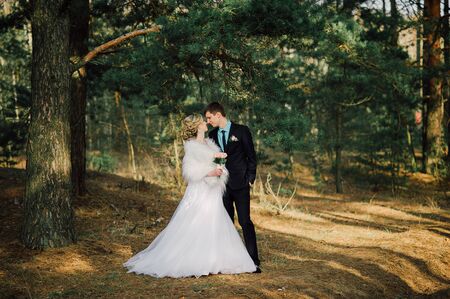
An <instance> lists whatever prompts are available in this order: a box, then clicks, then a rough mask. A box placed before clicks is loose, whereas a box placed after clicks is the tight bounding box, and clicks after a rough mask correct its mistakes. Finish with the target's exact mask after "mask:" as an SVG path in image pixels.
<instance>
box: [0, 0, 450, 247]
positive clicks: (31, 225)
mask: <svg viewBox="0 0 450 299" xmlns="http://www.w3.org/2000/svg"><path fill="white" fill-rule="evenodd" d="M2 8H3V13H2V17H1V19H0V24H1V29H0V30H1V33H2V35H1V37H0V41H1V43H2V47H0V63H1V65H2V68H1V70H0V72H1V77H0V84H1V90H2V92H1V97H0V116H1V117H0V126H1V128H2V130H1V131H0V156H1V157H2V161H3V163H5V164H7V165H11V164H12V163H14V161H16V160H17V158H16V157H18V156H21V155H25V154H26V161H27V186H26V196H25V207H24V209H25V217H24V225H23V233H22V240H23V242H24V243H25V245H26V246H28V247H30V248H44V247H48V246H63V245H65V244H68V243H71V242H73V241H74V240H75V239H76V234H75V231H74V229H73V217H74V216H73V210H72V199H73V197H74V196H77V195H83V194H85V192H86V191H87V190H86V185H85V181H86V165H89V166H90V167H91V168H95V169H97V170H102V171H119V170H120V169H122V168H123V167H120V166H125V168H126V169H127V171H128V172H129V173H130V174H132V175H133V176H134V177H135V179H136V180H141V179H143V177H148V176H149V173H151V172H156V171H158V169H160V168H161V167H159V166H156V165H155V164H151V163H146V161H147V162H148V161H150V160H149V159H146V158H149V157H150V158H158V159H159V160H158V161H159V163H160V164H159V165H161V164H164V163H169V168H174V169H179V167H180V166H179V159H180V148H181V143H180V140H179V138H177V130H178V124H179V120H180V119H181V118H182V117H183V116H184V115H187V114H189V113H192V112H194V111H197V112H198V111H201V110H202V108H203V107H204V106H205V105H206V104H207V103H208V102H210V101H220V102H222V103H224V104H225V106H226V107H227V108H228V111H229V112H230V116H231V119H233V120H236V121H238V122H242V123H245V124H247V125H249V126H250V127H251V128H252V131H253V134H254V138H255V143H256V146H257V150H258V155H259V158H260V162H261V163H267V164H272V165H274V166H276V167H278V168H279V169H283V170H285V171H286V175H287V176H289V173H290V172H291V170H292V167H293V165H294V163H295V162H296V159H302V161H297V162H304V163H305V161H306V162H307V163H310V164H311V165H312V166H313V168H314V171H315V172H316V174H317V180H318V181H320V180H321V173H322V172H324V171H325V168H327V167H331V170H332V173H333V174H334V182H335V186H336V192H339V193H342V192H344V186H343V177H345V173H346V172H347V171H356V170H355V167H356V166H357V165H359V166H361V167H366V168H367V169H370V170H371V171H373V172H377V171H378V172H380V173H389V174H390V177H391V182H390V183H391V184H392V185H393V186H397V185H399V184H401V179H402V178H403V176H404V174H405V172H415V171H419V170H420V171H422V172H424V173H428V174H431V175H433V176H436V177H439V178H445V177H446V176H447V172H448V168H449V161H450V158H449V153H448V148H449V145H450V136H449V135H450V134H449V130H450V125H449V115H450V113H449V112H450V105H449V102H448V94H449V87H448V86H449V84H448V82H449V73H448V70H449V67H448V66H449V61H448V59H449V45H448V42H449V29H448V28H449V9H448V0H445V1H444V3H442V4H441V3H440V2H439V1H436V0H425V2H420V1H418V2H411V1H409V2H401V1H395V0H391V1H389V3H386V2H385V1H382V2H380V3H379V2H375V3H371V2H369V1H354V0H351V1H343V2H341V1H320V2H316V1H293V0H292V1H291V0H289V1H281V0H280V1H269V0H260V1H256V0H255V1H250V0H249V1H232V0H229V1H175V0H167V1H152V0H134V1H122V0H116V1H104V0H95V1H88V0H82V1H63V0H54V1H41V0H34V1H5V2H4V3H3V4H2ZM405 34H408V35H405ZM405 36H406V37H405ZM409 36H413V37H414V36H415V41H414V39H413V40H412V41H413V43H412V46H413V47H414V49H413V51H412V52H415V55H409V53H408V51H407V47H405V43H404V40H405V39H407V38H408V37H409ZM275 153H282V155H278V156H277V155H276V154H275ZM123 156H126V157H127V159H121V157H123ZM122 161H126V162H125V163H122ZM163 171H164V168H163ZM177 180H178V183H179V177H178V178H177V177H175V181H177ZM374 183H377V182H374Z"/></svg>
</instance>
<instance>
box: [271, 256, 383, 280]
mask: <svg viewBox="0 0 450 299" xmlns="http://www.w3.org/2000/svg"><path fill="white" fill-rule="evenodd" d="M279 255H280V256H282V257H284V258H287V259H289V260H296V261H299V262H311V261H313V262H320V263H323V264H326V265H327V266H329V267H331V268H334V269H336V270H341V271H345V272H349V273H350V274H352V275H354V276H357V277H359V278H361V279H362V280H364V281H367V282H368V283H370V284H375V285H377V286H379V287H381V285H380V284H379V283H378V282H376V281H375V280H373V279H372V278H370V277H368V276H366V275H364V274H362V273H361V272H360V271H359V270H358V269H354V268H350V267H347V266H345V265H343V264H341V263H338V262H336V261H327V260H321V259H313V258H302V257H299V256H293V255H289V254H285V253H280V254H279Z"/></svg>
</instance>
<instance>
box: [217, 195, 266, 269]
mask: <svg viewBox="0 0 450 299" xmlns="http://www.w3.org/2000/svg"><path fill="white" fill-rule="evenodd" d="M233 202H234V204H235V205H236V211H237V215H238V221H239V224H240V226H241V227H242V233H243V235H244V242H245V247H246V248H247V251H248V253H249V254H250V257H251V258H252V260H253V262H254V263H255V265H257V266H259V264H260V262H259V258H258V247H257V245H256V233H255V226H254V225H253V222H252V221H251V219H250V188H249V187H246V188H242V189H239V190H231V189H230V188H227V190H226V191H225V194H224V195H223V205H224V206H225V209H226V210H227V212H228V215H230V218H231V221H233V223H234V206H233Z"/></svg>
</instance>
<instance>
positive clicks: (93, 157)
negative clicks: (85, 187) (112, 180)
mask: <svg viewBox="0 0 450 299" xmlns="http://www.w3.org/2000/svg"><path fill="white" fill-rule="evenodd" d="M86 160H87V165H88V167H89V168H91V169H94V170H96V171H103V172H114V170H115V169H116V168H117V159H116V158H114V157H112V156H111V155H110V154H108V153H104V152H100V153H94V152H89V153H88V155H87V158H86Z"/></svg>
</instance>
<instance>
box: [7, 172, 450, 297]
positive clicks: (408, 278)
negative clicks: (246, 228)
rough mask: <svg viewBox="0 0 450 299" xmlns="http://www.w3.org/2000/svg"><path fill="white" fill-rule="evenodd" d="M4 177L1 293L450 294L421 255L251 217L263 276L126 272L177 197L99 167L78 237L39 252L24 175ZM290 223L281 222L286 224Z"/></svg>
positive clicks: (82, 208)
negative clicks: (305, 233) (26, 227)
mask: <svg viewBox="0 0 450 299" xmlns="http://www.w3.org/2000/svg"><path fill="white" fill-rule="evenodd" d="M0 175H1V172H0ZM3 182H4V181H2V180H1V179H0V186H6V185H8V186H9V188H19V189H18V191H17V190H16V191H14V192H16V193H14V194H15V195H14V196H13V197H10V196H1V195H0V208H1V209H2V210H6V211H7V213H5V214H2V215H3V217H2V219H1V222H0V225H1V226H2V228H4V229H2V230H1V232H0V237H1V239H2V243H1V244H0V257H1V258H2V265H1V266H0V289H1V291H0V297H9V298H27V297H32V298H92V297H96V298H179V297H188V298H230V297H233V298H243V297H245V298H286V297H287V298H298V297H301V296H310V297H315V298H316V297H319V298H326V297H333V298H334V297H337V298H399V297H400V298H445V297H449V296H450V290H449V281H447V280H446V279H445V278H443V277H441V276H439V275H437V274H436V273H434V272H433V271H432V270H431V269H429V267H428V265H427V263H426V261H424V260H421V259H417V258H414V257H411V256H408V255H406V254H403V253H401V252H400V253H399V252H394V251H392V250H389V249H385V248H381V247H377V246H343V245H339V244H336V243H330V242H328V243H327V242H322V241H316V240H312V239H310V238H306V237H302V236H296V235H292V234H289V233H283V232H280V231H276V230H272V229H267V228H263V227H261V226H260V225H258V222H257V221H258V217H256V222H255V223H256V229H257V236H258V245H259V248H260V255H261V258H262V269H263V273H261V274H241V275H211V276H207V277H201V278H198V279H196V278H184V279H171V278H163V279H156V278H153V277H149V276H142V275H135V274H131V273H127V272H126V269H125V268H123V266H122V263H123V262H125V261H126V260H127V259H128V258H129V257H130V256H131V255H132V254H133V253H136V252H137V251H139V250H142V249H143V248H145V247H146V246H147V245H148V244H149V243H150V242H151V241H152V240H153V239H154V237H156V235H157V234H158V233H159V232H160V231H161V230H162V229H163V228H164V227H165V225H166V224H167V222H168V221H169V220H170V217H171V215H172V213H173V211H174V210H175V208H176V206H177V204H178V201H177V198H174V197H176V196H174V195H173V194H172V193H171V192H170V190H166V189H164V188H161V187H160V186H158V185H154V186H152V185H149V186H147V187H146V188H148V189H145V190H144V191H142V192H134V191H132V189H130V188H128V187H126V186H128V185H129V184H130V183H131V185H132V184H133V182H132V180H129V179H126V178H122V177H119V176H113V175H104V174H94V175H92V174H91V175H90V176H89V181H88V187H89V190H90V194H89V195H88V196H86V197H83V198H77V199H76V200H75V202H74V206H75V209H76V216H77V218H76V227H77V230H78V232H79V238H78V242H77V243H76V244H73V245H71V246H68V247H65V248H54V249H48V250H45V251H31V250H27V249H24V248H23V247H22V246H21V244H20V243H19V242H18V228H19V226H20V217H21V207H20V205H17V204H15V203H14V199H15V197H16V195H17V196H19V197H20V196H21V193H20V192H23V186H22V184H23V183H22V182H21V181H17V182H16V183H15V185H12V183H11V182H8V184H5V185H2V183H3ZM124 186H125V187H124ZM20 190H22V191H20ZM7 194H9V195H12V194H13V193H12V191H11V192H9V191H8V192H7ZM327 211H328V209H325V210H324V212H325V213H327ZM252 213H253V212H252ZM327 215H328V214H321V213H320V212H319V211H318V212H317V214H316V215H315V216H316V217H323V216H326V217H328V218H331V219H328V220H329V221H339V223H342V224H345V225H348V226H360V227H366V225H371V223H366V222H367V221H361V220H360V219H354V220H352V219H351V217H347V218H348V219H347V218H342V217H340V218H334V217H331V216H327ZM273 217H276V216H273ZM161 218H162V220H161V221H159V222H158V221H156V220H157V219H161ZM289 223H290V222H288V221H286V222H285V225H286V226H289ZM391 226H392V225H388V226H387V227H385V226H384V224H376V223H375V224H373V226H372V228H373V229H378V230H383V229H389V228H390V227H391ZM5 229H6V230H5ZM402 229H403V228H402ZM395 263H400V264H402V265H404V267H405V269H403V270H400V272H399V270H398V268H395V267H393V264H395ZM417 277H421V279H418V278H417ZM418 282H419V283H418Z"/></svg>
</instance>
